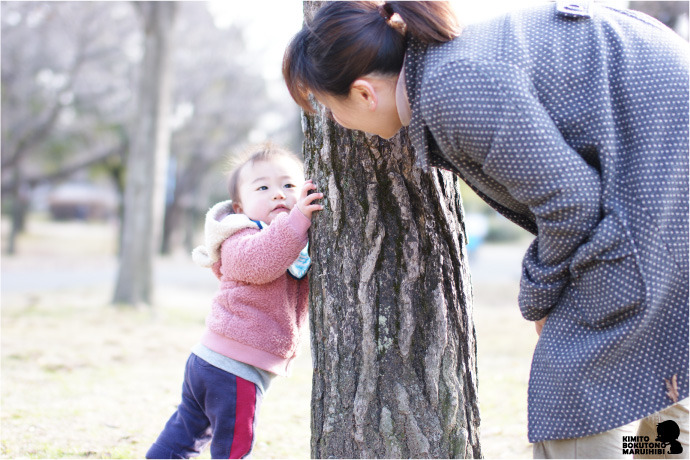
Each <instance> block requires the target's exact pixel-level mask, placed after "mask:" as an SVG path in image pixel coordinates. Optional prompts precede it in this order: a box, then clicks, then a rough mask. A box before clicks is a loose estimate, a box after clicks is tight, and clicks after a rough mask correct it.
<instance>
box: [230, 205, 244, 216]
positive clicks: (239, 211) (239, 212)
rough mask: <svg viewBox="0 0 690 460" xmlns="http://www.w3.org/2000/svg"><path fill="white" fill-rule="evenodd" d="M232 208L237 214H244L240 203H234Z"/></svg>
mask: <svg viewBox="0 0 690 460" xmlns="http://www.w3.org/2000/svg"><path fill="white" fill-rule="evenodd" d="M232 210H233V211H234V212H235V214H242V205H241V204H240V203H232Z"/></svg>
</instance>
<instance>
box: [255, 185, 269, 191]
mask: <svg viewBox="0 0 690 460" xmlns="http://www.w3.org/2000/svg"><path fill="white" fill-rule="evenodd" d="M257 190H268V187H266V186H265V185H262V186H261V187H259V188H257Z"/></svg>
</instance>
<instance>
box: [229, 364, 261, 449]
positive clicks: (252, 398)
mask: <svg viewBox="0 0 690 460" xmlns="http://www.w3.org/2000/svg"><path fill="white" fill-rule="evenodd" d="M255 412H256V385H254V384H253V383H252V382H248V381H247V380H244V379H242V378H240V377H237V402H236V405H235V431H234V434H233V437H232V447H231V448H230V458H242V457H244V456H245V455H247V454H248V453H249V451H250V450H251V448H252V441H253V440H254V413H255Z"/></svg>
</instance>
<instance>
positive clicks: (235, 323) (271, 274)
mask: <svg viewBox="0 0 690 460" xmlns="http://www.w3.org/2000/svg"><path fill="white" fill-rule="evenodd" d="M216 207H218V205H217V206H216ZM216 207H214V208H216ZM214 208H212V209H211V210H210V211H209V215H207V224H206V228H207V235H206V239H207V247H206V249H207V250H208V252H209V254H208V256H209V257H210V262H212V263H213V265H212V269H213V272H214V273H215V274H216V276H217V277H218V279H219V280H220V282H221V283H220V290H219V292H218V293H217V295H216V296H215V298H214V300H213V303H212V306H211V312H210V314H209V315H208V317H207V318H206V332H205V333H204V336H203V337H202V340H201V342H202V343H203V344H204V345H205V346H207V347H208V348H210V349H211V350H213V351H215V352H217V353H220V354H222V355H225V356H228V357H229V358H232V359H235V360H237V361H241V362H243V363H247V364H250V365H252V366H256V367H258V368H260V369H265V370H267V371H270V372H273V373H275V374H278V375H288V374H289V369H290V367H291V366H290V365H291V362H292V360H293V359H294V358H295V356H296V354H297V349H298V345H299V340H300V335H301V333H302V331H303V329H304V327H305V325H306V322H307V317H308V305H307V304H308V298H307V297H308V294H309V284H308V280H307V277H304V278H302V279H301V280H296V279H294V278H293V277H291V276H289V275H288V274H287V269H288V267H290V265H292V263H293V262H294V261H295V259H297V256H298V255H299V253H300V251H301V250H302V249H303V248H304V246H305V245H306V244H307V230H308V229H309V227H310V225H311V221H310V220H309V219H308V218H307V217H306V216H305V215H304V214H302V213H301V212H300V211H299V209H298V208H297V207H296V206H295V207H294V208H293V209H292V211H291V212H290V213H289V214H288V213H284V214H279V215H278V216H277V217H276V218H275V219H274V220H273V222H272V223H271V225H269V226H268V227H265V228H264V229H263V230H259V228H258V226H257V225H256V224H255V223H254V222H252V221H251V220H249V219H248V218H246V216H244V215H241V214H236V215H232V216H229V218H230V219H232V222H233V223H232V225H230V227H229V228H231V230H230V233H231V234H230V235H229V236H228V237H227V238H226V239H225V240H224V241H223V242H222V243H220V244H219V245H216V249H215V251H214V248H213V247H212V246H213V245H212V244H208V241H209V240H212V239H213V237H209V231H208V229H209V227H211V228H214V227H218V223H219V222H222V217H223V216H222V215H221V214H222V210H220V209H219V210H216V211H215V213H216V215H212V214H213V212H214ZM221 208H222V207H221ZM241 219H244V222H245V223H246V225H244V226H243V225H242V223H241V222H242V220H241ZM209 220H210V221H211V222H210V223H209ZM238 222H240V224H239V225H238ZM212 232H213V233H217V229H215V230H212ZM216 239H217V235H216ZM201 249H204V248H203V247H202V248H201ZM195 251H196V250H195ZM214 252H215V253H214ZM214 259H215V260H217V261H214Z"/></svg>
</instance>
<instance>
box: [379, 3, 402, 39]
mask: <svg viewBox="0 0 690 460" xmlns="http://www.w3.org/2000/svg"><path fill="white" fill-rule="evenodd" d="M378 10H379V14H380V15H381V17H382V18H383V19H385V20H386V24H388V26H389V27H392V28H393V29H394V30H395V31H396V32H398V33H399V34H400V35H402V36H403V37H404V36H405V33H406V32H407V24H405V21H403V18H402V17H400V15H399V14H398V13H396V12H394V11H393V7H392V6H391V5H390V4H388V3H386V2H382V3H380V4H379V5H378Z"/></svg>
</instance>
